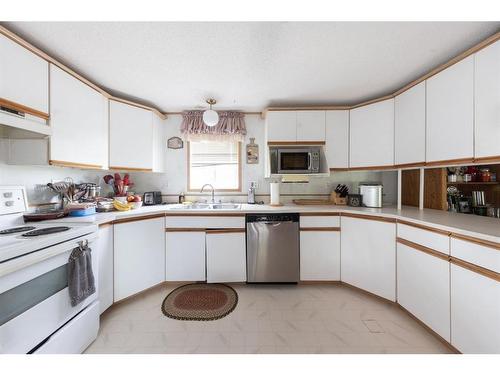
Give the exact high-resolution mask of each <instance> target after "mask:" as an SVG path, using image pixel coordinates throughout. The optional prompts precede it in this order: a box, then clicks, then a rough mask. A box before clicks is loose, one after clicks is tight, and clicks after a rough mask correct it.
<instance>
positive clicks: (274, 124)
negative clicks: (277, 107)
mask: <svg viewBox="0 0 500 375" xmlns="http://www.w3.org/2000/svg"><path fill="white" fill-rule="evenodd" d="M266 135H267V141H268V142H324V141H325V111H269V112H268V113H267V115H266Z"/></svg>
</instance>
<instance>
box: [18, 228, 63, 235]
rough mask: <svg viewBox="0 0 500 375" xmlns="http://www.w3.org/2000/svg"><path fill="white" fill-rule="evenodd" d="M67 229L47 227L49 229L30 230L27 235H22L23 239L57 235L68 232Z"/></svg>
mask: <svg viewBox="0 0 500 375" xmlns="http://www.w3.org/2000/svg"><path fill="white" fill-rule="evenodd" d="M69 229H70V228H69V227H49V228H42V229H37V230H32V231H31V232H28V233H23V234H22V236H23V237H36V236H42V235H44V234H52V233H59V232H64V231H67V230H69Z"/></svg>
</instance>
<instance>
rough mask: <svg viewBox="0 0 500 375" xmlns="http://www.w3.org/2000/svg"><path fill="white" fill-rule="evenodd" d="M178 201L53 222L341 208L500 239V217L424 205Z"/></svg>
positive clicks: (484, 237) (498, 240)
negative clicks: (228, 205) (187, 205)
mask: <svg viewBox="0 0 500 375" xmlns="http://www.w3.org/2000/svg"><path fill="white" fill-rule="evenodd" d="M179 206H180V205H178V204H173V205H171V204H169V205H159V206H143V207H141V208H139V209H136V210H130V211H122V212H119V211H113V212H108V213H98V214H96V215H91V216H85V217H67V218H63V219H59V220H52V221H53V222H68V223H69V222H82V223H84V222H88V223H93V224H98V225H100V224H105V223H110V222H113V221H115V220H118V219H124V218H132V217H140V216H146V215H154V214H161V213H166V214H168V213H177V214H190V215H193V216H196V215H197V214H200V213H203V214H207V213H208V214H214V215H217V214H219V215H220V214H226V213H232V214H234V213H241V214H247V213H267V212H273V213H279V212H298V213H301V212H340V213H358V214H364V215H375V216H383V217H388V218H394V219H400V220H406V221H410V222H414V223H417V224H423V225H428V226H432V227H435V228H438V229H443V230H446V231H450V232H453V233H458V234H463V235H468V236H473V237H476V238H480V239H484V240H488V241H494V242H500V220H499V219H496V218H489V217H483V216H476V215H465V214H457V213H452V212H447V211H440V210H430V209H424V210H419V209H418V208H415V207H409V206H403V208H402V209H401V210H397V209H396V208H395V207H384V208H367V207H349V206H334V205H332V206H325V205H321V206H300V205H295V204H286V205H284V206H281V207H273V206H269V205H249V204H242V205H241V209H239V210H207V209H200V210H192V209H179V208H178V207H179Z"/></svg>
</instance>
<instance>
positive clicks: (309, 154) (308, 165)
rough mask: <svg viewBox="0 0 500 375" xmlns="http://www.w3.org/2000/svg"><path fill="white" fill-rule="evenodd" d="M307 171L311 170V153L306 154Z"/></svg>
mask: <svg viewBox="0 0 500 375" xmlns="http://www.w3.org/2000/svg"><path fill="white" fill-rule="evenodd" d="M307 170H308V171H310V170H311V153H310V152H308V153H307Z"/></svg>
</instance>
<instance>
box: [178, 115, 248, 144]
mask: <svg viewBox="0 0 500 375" xmlns="http://www.w3.org/2000/svg"><path fill="white" fill-rule="evenodd" d="M217 113H218V114H219V122H218V124H217V125H215V126H212V127H210V126H207V125H205V123H204V122H203V111H185V112H184V113H183V114H182V124H181V133H182V135H183V136H184V138H185V139H186V140H187V141H239V142H242V141H243V140H244V139H245V135H246V134H247V129H246V126H245V114H244V113H242V112H237V111H217Z"/></svg>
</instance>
